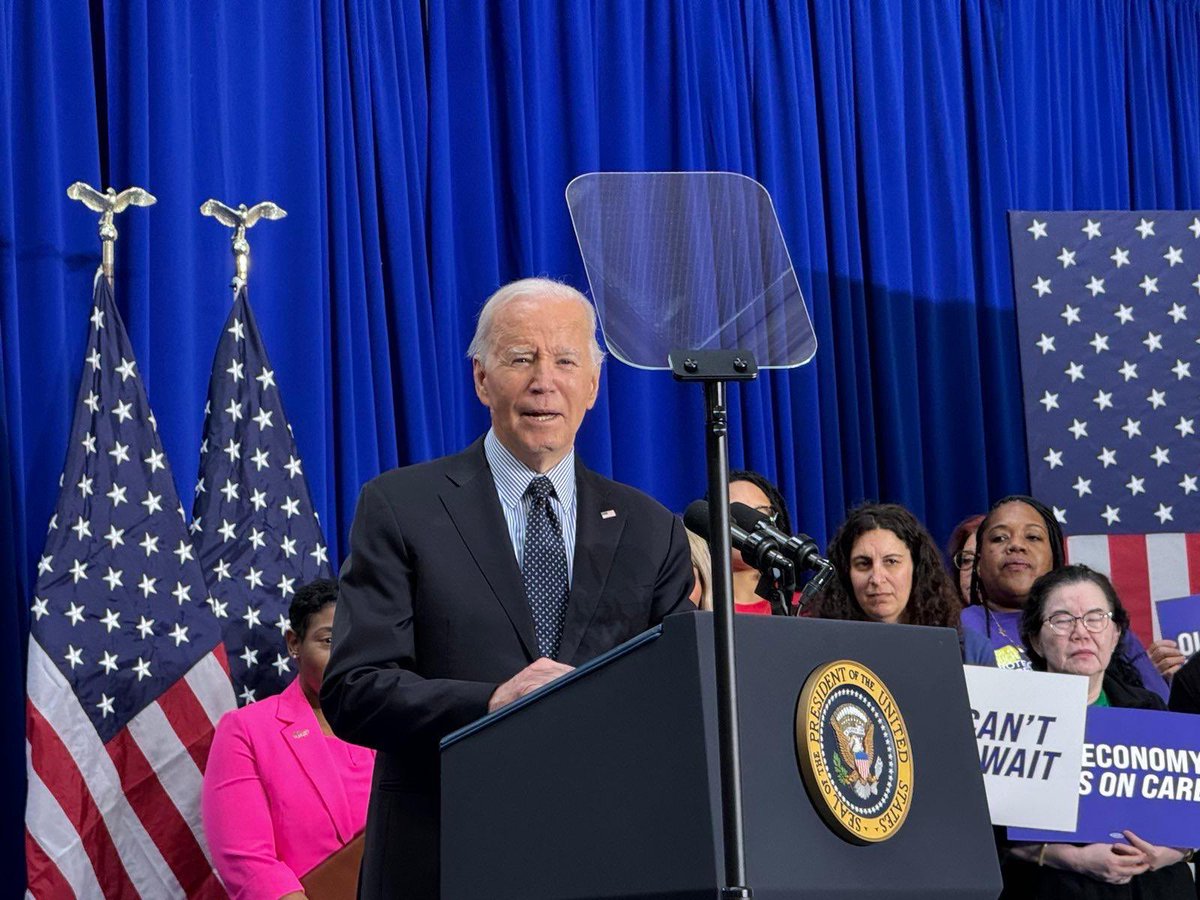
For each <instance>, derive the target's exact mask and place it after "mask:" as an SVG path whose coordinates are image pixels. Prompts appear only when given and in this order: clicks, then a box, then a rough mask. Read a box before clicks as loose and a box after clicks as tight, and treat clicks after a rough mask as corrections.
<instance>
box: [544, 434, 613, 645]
mask: <svg viewBox="0 0 1200 900" xmlns="http://www.w3.org/2000/svg"><path fill="white" fill-rule="evenodd" d="M575 492H576V496H575V504H576V522H575V562H574V568H573V574H572V578H571V596H570V600H569V601H568V602H567V621H566V624H565V625H564V626H563V636H562V644H561V645H560V647H559V651H558V658H559V659H560V660H562V661H564V662H568V661H570V660H571V659H572V657H574V655H575V652H576V651H577V650H578V649H579V644H580V642H581V641H582V640H583V635H584V633H585V632H586V631H587V627H588V624H589V623H590V622H591V621H592V616H593V615H594V614H595V612H596V605H597V604H598V603H599V602H600V595H601V594H603V593H604V585H605V583H606V582H607V581H608V573H609V572H610V571H611V570H612V561H613V556H614V554H615V553H616V552H617V543H618V541H619V540H620V539H621V532H622V531H623V530H624V529H625V515H626V511H625V510H624V509H620V508H617V507H615V506H613V504H612V503H611V502H610V498H609V496H608V492H607V491H606V490H605V489H604V483H603V481H602V480H601V479H600V478H599V477H597V476H596V475H594V474H593V473H592V472H590V471H588V470H587V469H586V468H584V466H583V464H582V463H580V462H579V457H578V455H577V456H576V457H575ZM609 513H611V514H612V515H609Z"/></svg>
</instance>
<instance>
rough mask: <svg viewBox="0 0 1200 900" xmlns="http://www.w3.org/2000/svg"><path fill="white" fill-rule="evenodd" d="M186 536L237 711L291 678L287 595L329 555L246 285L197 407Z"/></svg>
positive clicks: (319, 571) (318, 573)
mask: <svg viewBox="0 0 1200 900" xmlns="http://www.w3.org/2000/svg"><path fill="white" fill-rule="evenodd" d="M205 417H206V418H205V422H204V440H203V442H202V443H201V445H200V475H199V478H198V480H197V482H196V499H195V502H194V504H193V506H192V523H191V526H190V528H191V532H192V540H193V542H194V543H195V545H196V554H197V558H198V559H199V560H200V566H201V568H202V569H203V570H204V576H205V578H206V579H207V582H208V602H209V605H210V606H211V607H212V610H213V613H214V614H215V615H216V616H217V619H218V621H219V622H220V623H221V629H222V634H223V635H224V639H225V648H226V651H227V652H228V656H229V669H230V674H231V675H232V676H233V685H234V689H235V691H236V692H237V696H238V701H239V703H240V704H242V705H245V704H247V703H252V702H254V701H255V700H262V699H263V698H264V697H269V696H271V695H272V694H277V693H279V692H280V691H281V690H283V688H284V687H285V686H286V685H287V683H288V682H289V681H291V679H292V678H293V676H294V674H295V673H294V672H293V671H292V668H291V660H290V658H289V657H288V652H287V646H286V644H285V642H284V634H285V633H286V631H287V627H288V620H287V610H288V606H289V605H290V604H291V601H292V596H293V595H294V594H295V593H296V588H297V587H300V586H302V585H304V584H306V583H307V582H309V581H312V580H313V579H314V578H329V577H330V570H329V556H328V553H327V551H326V548H325V538H324V536H323V535H322V533H321V525H320V523H319V522H318V521H317V516H316V513H315V512H314V510H313V504H312V497H311V496H310V494H309V491H308V482H307V481H306V480H305V478H304V469H303V466H302V465H301V462H300V454H299V453H298V452H297V451H296V442H295V441H294V440H293V439H292V428H291V426H290V425H289V424H288V421H287V417H286V415H285V414H284V411H283V401H282V399H281V398H280V396H279V386H278V385H277V384H276V383H275V372H274V370H273V369H272V368H271V361H270V360H269V359H268V358H267V351H266V347H265V346H264V345H263V341H262V336H261V335H260V334H259V331H258V325H257V323H256V322H255V320H254V314H253V312H251V310H250V303H249V300H248V298H247V296H246V289H245V287H244V286H243V287H241V288H240V289H239V290H238V291H237V292H236V296H235V300H234V304H233V309H232V310H231V311H230V313H229V318H228V319H227V320H226V321H225V330H224V331H223V332H222V334H221V340H220V343H219V344H218V345H217V352H216V355H215V357H214V358H213V368H212V376H211V378H210V380H209V386H208V403H207V404H206V405H205Z"/></svg>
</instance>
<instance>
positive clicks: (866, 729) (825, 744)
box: [796, 659, 913, 844]
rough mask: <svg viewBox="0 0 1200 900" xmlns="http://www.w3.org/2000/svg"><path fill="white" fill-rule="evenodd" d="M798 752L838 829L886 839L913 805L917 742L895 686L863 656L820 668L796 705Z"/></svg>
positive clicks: (850, 836) (852, 836)
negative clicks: (907, 725)
mask: <svg viewBox="0 0 1200 900" xmlns="http://www.w3.org/2000/svg"><path fill="white" fill-rule="evenodd" d="M796 757H797V759H798V760H799V763H800V772H801V774H802V775H803V776H804V786H805V787H806V788H807V789H808V795H809V797H810V798H811V799H812V803H813V806H814V807H815V808H816V810H817V812H818V813H820V815H821V818H823V819H824V820H825V822H826V823H827V824H828V825H829V827H830V828H832V829H833V830H834V832H835V833H837V834H838V835H840V836H841V837H843V838H845V839H846V840H848V841H853V842H854V843H858V844H865V843H873V842H876V841H886V840H887V839H888V838H890V837H892V835H894V834H895V833H896V832H897V831H898V830H899V829H900V826H901V825H903V824H904V819H905V817H906V816H907V815H908V810H909V807H910V806H911V805H912V789H913V783H912V781H913V763H912V746H911V745H910V744H909V740H908V731H907V729H906V728H905V725H904V717H903V716H902V715H901V714H900V708H899V706H897V705H896V700H895V698H894V697H893V696H892V694H891V692H890V691H889V690H888V689H887V686H886V685H885V684H884V683H883V682H882V681H880V680H879V677H878V676H877V675H876V674H875V673H874V672H872V671H871V670H870V669H868V668H867V667H866V666H864V665H862V664H861V663H857V662H854V661H853V660H850V659H839V660H837V661H836V662H831V663H827V664H826V665H823V666H821V667H820V668H818V669H816V670H814V671H813V673H812V674H811V675H809V676H808V680H807V681H805V682H804V689H803V690H802V691H801V692H800V700H799V702H798V703H797V704H796Z"/></svg>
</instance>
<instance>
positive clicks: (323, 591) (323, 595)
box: [288, 578, 338, 640]
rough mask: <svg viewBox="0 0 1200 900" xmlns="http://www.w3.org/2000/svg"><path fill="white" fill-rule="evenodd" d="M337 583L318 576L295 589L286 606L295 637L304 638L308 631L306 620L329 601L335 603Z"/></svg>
mask: <svg viewBox="0 0 1200 900" xmlns="http://www.w3.org/2000/svg"><path fill="white" fill-rule="evenodd" d="M337 598H338V583H337V582H336V581H334V580H333V579H332V578H318V579H317V580H316V581H310V582H309V583H308V584H306V585H304V586H303V587H301V588H297V589H296V594H295V596H294V597H292V604H291V606H289V607H288V621H289V622H290V624H291V626H292V631H293V632H295V634H296V637H298V638H299V639H300V640H304V635H305V634H307V633H308V621H309V619H311V618H312V617H313V616H314V615H316V614H317V613H319V612H320V611H321V610H322V609H324V608H325V607H326V606H328V605H329V604H330V603H337Z"/></svg>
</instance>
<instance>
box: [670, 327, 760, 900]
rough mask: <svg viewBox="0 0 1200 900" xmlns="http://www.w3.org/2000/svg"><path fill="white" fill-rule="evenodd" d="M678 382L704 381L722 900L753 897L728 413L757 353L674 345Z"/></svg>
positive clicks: (754, 369)
mask: <svg viewBox="0 0 1200 900" xmlns="http://www.w3.org/2000/svg"><path fill="white" fill-rule="evenodd" d="M669 358H670V363H671V371H672V372H673V373H674V376H675V379H676V380H677V381H685V382H687V381H695V382H700V383H702V384H703V385H704V407H705V455H706V458H707V461H708V497H709V504H708V535H709V548H710V551H711V555H712V576H713V613H714V619H713V630H714V638H715V646H716V674H717V730H718V744H719V747H720V755H721V759H720V763H721V799H722V803H721V819H722V829H723V835H724V843H725V886H724V887H723V888H721V894H720V898H721V900H750V898H752V897H753V896H754V891H753V890H752V889H751V888H750V887H749V886H748V885H747V884H746V846H745V844H746V841H745V828H744V823H743V815H742V759H741V741H740V739H739V736H738V703H737V673H736V670H735V665H734V642H733V621H734V610H733V573H732V571H731V569H730V565H729V559H730V555H731V554H732V552H733V551H732V544H731V539H730V520H729V413H728V410H727V408H726V390H725V387H726V382H729V381H751V380H753V379H755V378H757V377H758V365H757V364H756V363H755V361H754V357H753V356H752V355H751V354H749V353H747V352H745V351H741V350H673V351H671V354H670V357H669Z"/></svg>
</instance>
